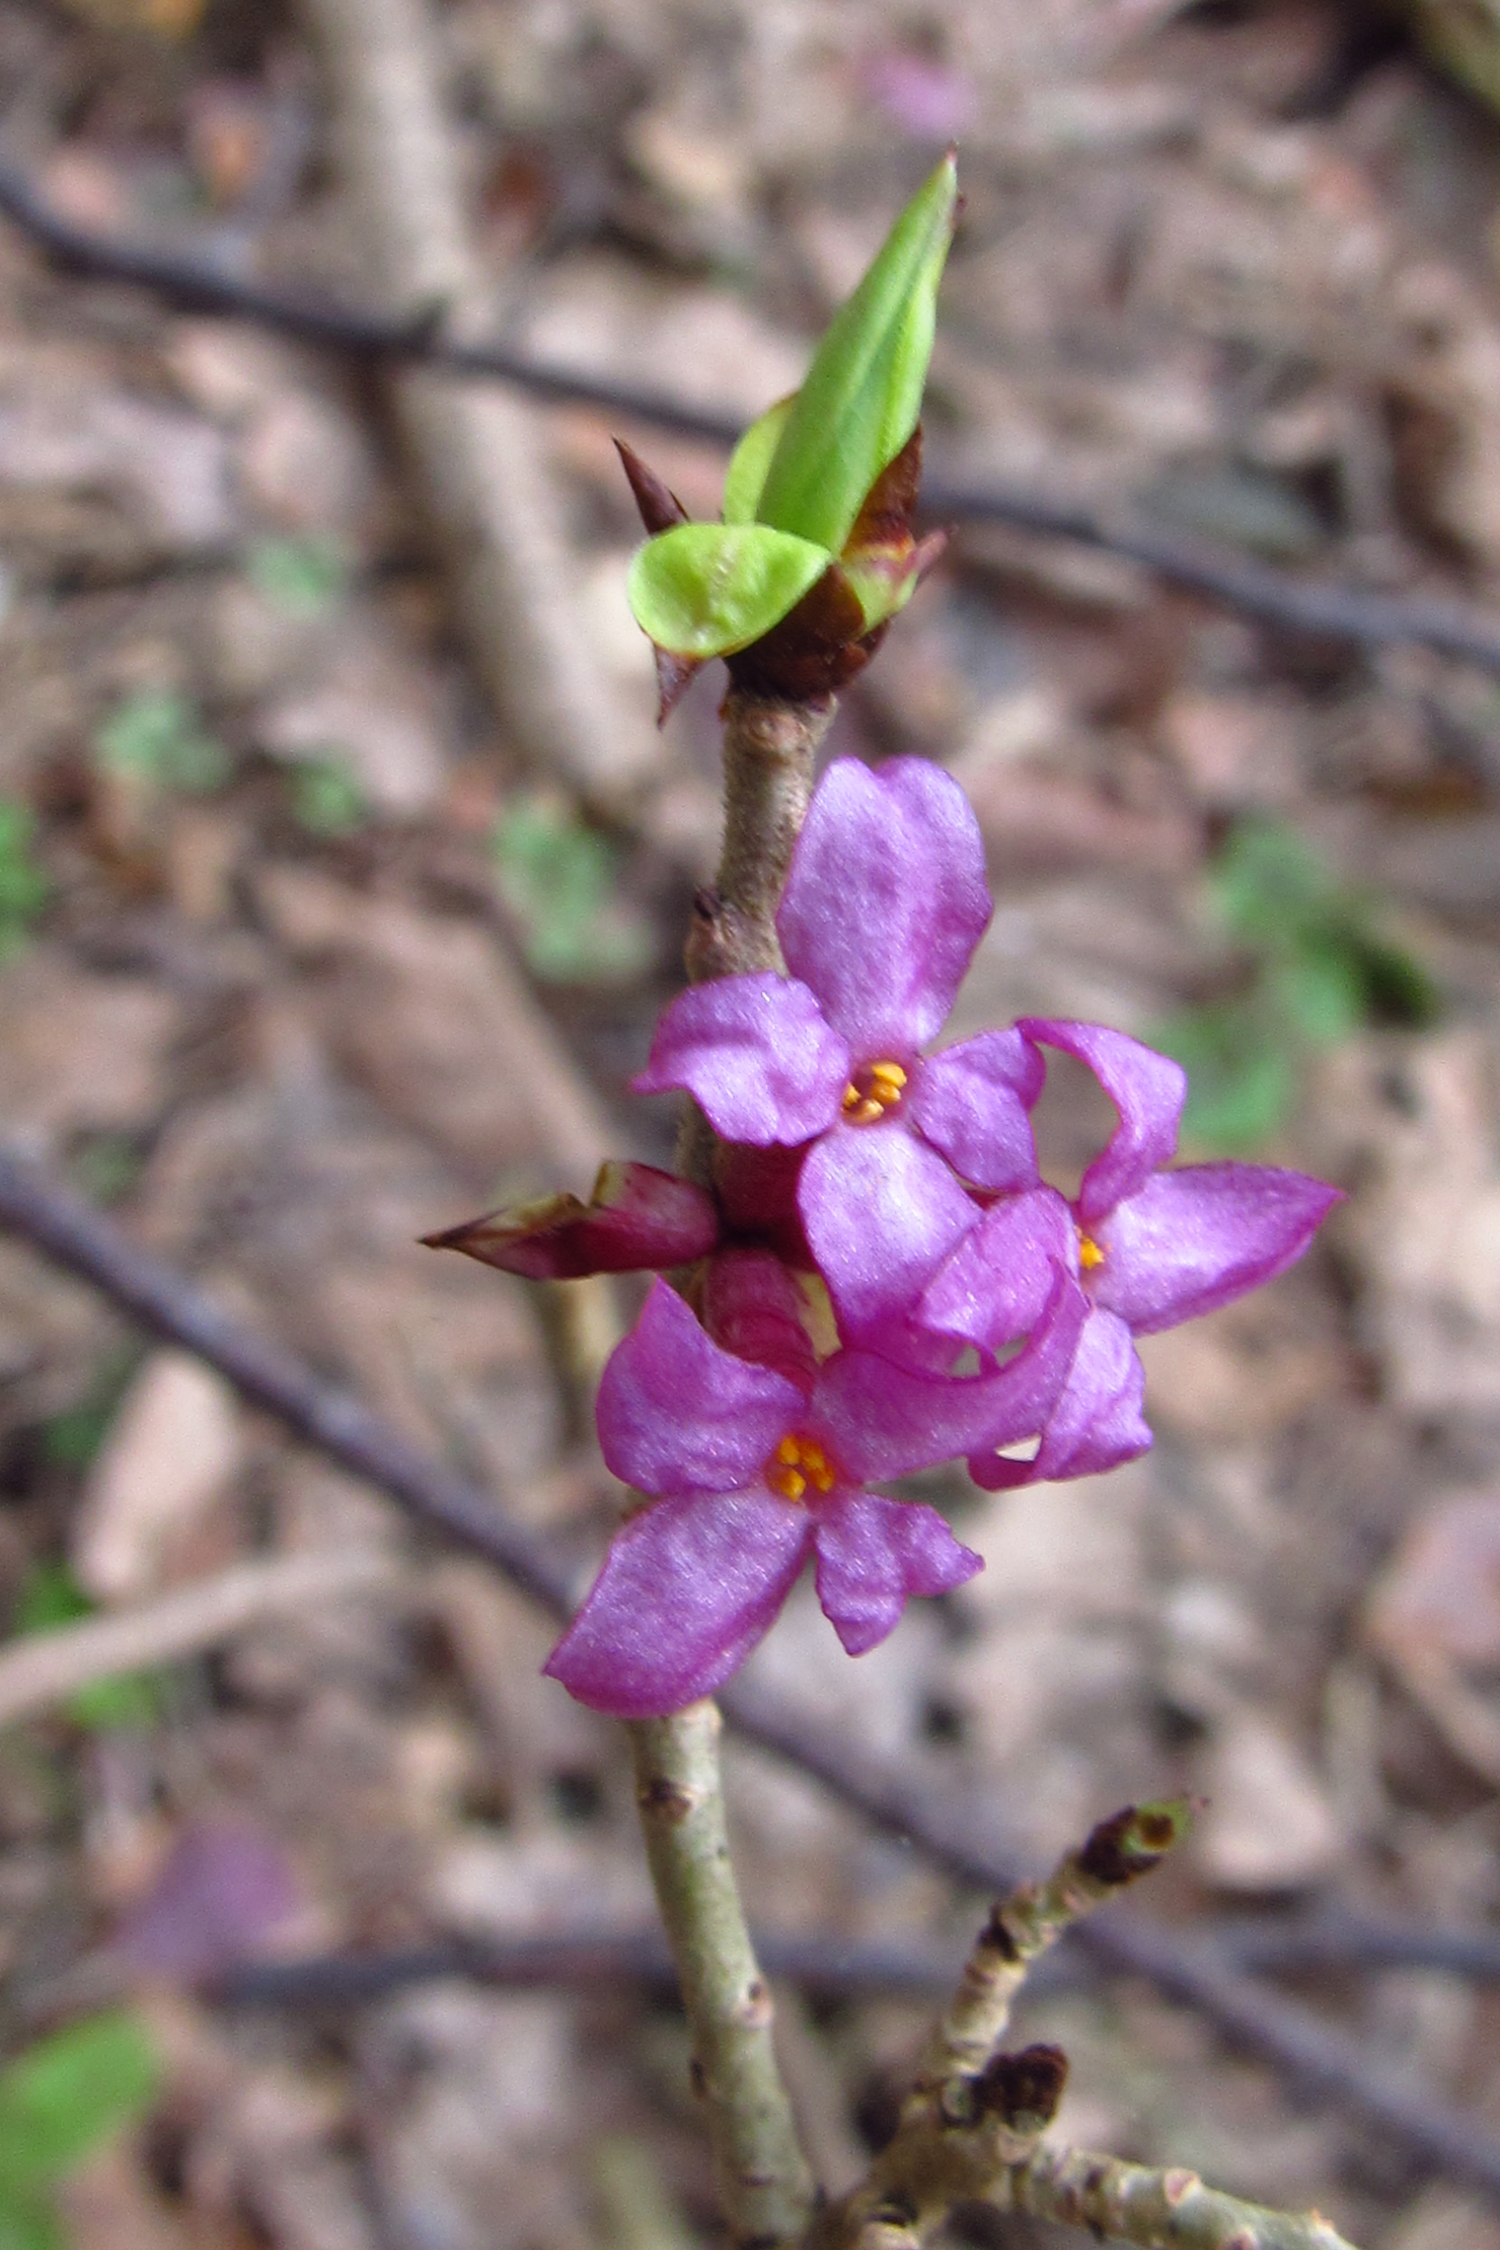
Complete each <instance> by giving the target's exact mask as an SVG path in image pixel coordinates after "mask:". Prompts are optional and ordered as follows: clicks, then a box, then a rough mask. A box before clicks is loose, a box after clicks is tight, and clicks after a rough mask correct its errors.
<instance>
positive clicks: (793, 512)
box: [709, 155, 958, 654]
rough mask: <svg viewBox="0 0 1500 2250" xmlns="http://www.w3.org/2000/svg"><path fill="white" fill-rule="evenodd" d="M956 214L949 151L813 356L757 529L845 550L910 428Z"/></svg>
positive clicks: (773, 466)
mask: <svg viewBox="0 0 1500 2250" xmlns="http://www.w3.org/2000/svg"><path fill="white" fill-rule="evenodd" d="M957 209H958V175H957V168H956V165H955V163H954V160H953V158H952V156H951V155H949V156H945V157H944V159H943V161H942V163H941V164H939V166H938V167H937V170H936V171H935V172H934V173H933V174H932V175H931V177H930V178H929V179H928V180H927V181H926V182H925V183H924V184H923V186H922V187H920V188H919V189H918V190H917V193H916V194H915V195H914V196H913V197H912V200H911V201H910V203H908V205H907V206H906V209H905V210H904V211H903V212H902V214H901V216H900V218H899V219H898V220H897V221H896V223H895V225H894V226H893V227H892V229H891V231H890V233H889V234H888V235H887V236H886V239H885V242H884V244H883V245H882V247H881V249H880V251H879V253H878V254H877V256H876V258H875V262H874V264H873V265H872V266H871V268H870V270H869V272H868V273H867V274H866V275H865V278H864V280H863V281H862V282H861V283H860V285H859V287H858V288H857V289H856V290H855V292H854V295H853V296H852V297H851V298H850V299H849V302H848V303H847V304H846V305H845V306H844V307H843V308H842V310H841V311H840V312H838V313H837V314H836V315H835V316H834V319H833V321H832V323H831V324H830V326H829V328H828V329H827V331H826V333H825V335H824V337H823V340H822V342H821V343H820V344H819V346H818V348H817V351H816V353H815V354H814V355H813V363H812V365H811V367H810V368H809V369H808V371H807V377H806V380H805V381H804V382H803V385H802V388H801V389H800V390H799V391H798V393H797V396H796V399H795V401H794V402H793V405H792V410H791V412H790V414H789V415H788V417H787V422H786V427H785V428H784V430H783V431H782V433H781V439H780V442H779V443H778V445H777V447H776V451H775V453H774V454H773V456H772V459H771V465H770V468H769V470H768V471H767V473H766V480H765V484H764V486H763V488H762V491H761V495H760V499H759V501H758V503H757V505H756V510H755V513H756V516H757V518H758V519H759V521H760V522H761V523H764V524H770V525H772V526H774V528H775V529H777V530H779V531H787V532H792V533H794V534H795V535H796V536H797V537H798V538H799V539H807V540H811V541H813V542H815V543H816V544H817V545H818V546H821V547H826V548H827V549H828V550H829V551H830V552H831V553H833V554H838V553H839V552H840V551H841V550H842V548H843V545H844V542H845V541H846V539H847V538H848V536H849V534H850V532H851V531H852V530H853V528H854V521H855V518H856V517H857V516H858V514H859V511H860V508H861V506H862V505H863V502H864V498H865V495H866V493H867V492H868V491H869V489H870V487H871V485H872V484H873V483H874V482H875V479H876V478H877V477H878V476H879V474H880V472H881V470H882V469H884V468H886V467H887V466H888V465H889V464H890V463H891V462H892V461H894V460H895V458H896V455H897V454H898V453H899V452H900V451H901V448H902V446H903V445H905V443H906V441H907V439H908V438H909V437H910V436H911V434H912V431H913V430H914V429H915V428H916V426H917V421H918V417H919V416H920V414H921V411H922V390H923V386H924V385H925V383H926V381H927V364H928V361H929V360H930V359H931V357H932V339H933V332H934V328H935V326H936V322H937V289H938V282H939V281H940V280H941V278H942V272H943V265H944V262H945V260H946V259H947V256H948V246H949V244H950V242H951V241H952V239H953V225H954V219H955V217H956V215H957ZM741 645H743V644H741ZM709 653H710V654H712V653H715V652H713V651H710V652H709Z"/></svg>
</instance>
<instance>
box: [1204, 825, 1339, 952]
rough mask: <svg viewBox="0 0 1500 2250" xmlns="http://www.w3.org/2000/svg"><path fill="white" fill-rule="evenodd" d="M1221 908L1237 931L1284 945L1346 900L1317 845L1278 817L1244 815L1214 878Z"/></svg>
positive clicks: (1241, 935) (1226, 847) (1323, 918)
mask: <svg viewBox="0 0 1500 2250" xmlns="http://www.w3.org/2000/svg"><path fill="white" fill-rule="evenodd" d="M1213 889H1214V896H1215V898H1216V900H1217V902H1218V907H1219V911H1220V913H1221V914H1222V915H1223V917H1224V919H1225V921H1226V922H1227V923H1228V924H1229V927H1230V928H1231V929H1232V930H1233V931H1234V932H1235V933H1236V935H1237V936H1239V937H1243V938H1247V939H1252V940H1254V939H1258V940H1260V941H1261V942H1263V943H1266V944H1271V945H1277V946H1285V945H1288V944H1290V943H1292V942H1294V941H1295V939H1296V937H1297V936H1298V935H1299V934H1300V933H1302V932H1304V931H1305V930H1306V929H1307V928H1308V926H1309V924H1311V923H1316V922H1319V921H1323V920H1325V919H1326V918H1327V917H1328V915H1329V913H1330V911H1337V909H1338V908H1339V907H1340V906H1341V905H1342V904H1343V894H1342V891H1341V889H1340V886H1339V884H1338V882H1337V880H1336V878H1335V877H1334V876H1333V874H1332V873H1331V872H1330V870H1329V869H1328V868H1327V867H1326V866H1325V865H1324V863H1323V861H1322V860H1321V859H1320V858H1319V856H1318V854H1317V853H1316V852H1315V851H1314V850H1313V848H1312V846H1311V845H1310V844H1309V843H1307V842H1305V841H1304V839H1303V838H1302V837H1301V836H1299V835H1298V834H1297V831H1296V830H1295V828H1289V827H1288V826H1287V825H1286V823H1285V822H1284V821H1279V820H1261V819H1254V820H1242V821H1240V822H1239V823H1238V824H1237V825H1236V827H1235V829H1234V831H1233V833H1232V834H1231V836H1230V838H1229V841H1228V843H1227V844H1226V845H1225V847H1224V852H1223V856H1222V857H1221V859H1220V861H1219V864H1218V867H1217V868H1216V870H1215V872H1214V878H1213Z"/></svg>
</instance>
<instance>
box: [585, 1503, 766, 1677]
mask: <svg viewBox="0 0 1500 2250" xmlns="http://www.w3.org/2000/svg"><path fill="white" fill-rule="evenodd" d="M809 1530H810V1526H809V1523H808V1518H807V1513H806V1510H805V1509H802V1508H794V1507H792V1506H791V1505H790V1504H789V1503H788V1502H787V1501H784V1500H778V1499H776V1498H775V1497H774V1496H773V1495H772V1494H771V1493H769V1492H767V1491H766V1490H765V1489H764V1488H763V1487H757V1488H755V1489H753V1490H750V1491H746V1492H685V1493H680V1494H678V1495H677V1496H676V1497H675V1498H674V1499H670V1500H662V1501H659V1502H658V1503H657V1505H656V1506H655V1507H654V1508H647V1509H645V1510H644V1512H643V1513H642V1514H640V1515H638V1516H635V1517H632V1519H631V1521H630V1522H629V1523H627V1524H625V1525H624V1526H623V1527H622V1528H621V1529H620V1530H619V1531H617V1532H616V1533H615V1536H614V1541H613V1543H612V1545H611V1547H610V1550H609V1553H608V1554H607V1555H606V1556H605V1558H604V1567H603V1569H602V1570H601V1571H600V1573H599V1575H598V1577H597V1578H596V1579H595V1580H594V1583H593V1586H592V1588H591V1590H590V1592H589V1595H588V1598H587V1600H586V1601H585V1602H584V1605H583V1607H582V1609H580V1610H579V1612H578V1615H577V1616H576V1617H575V1618H574V1620H573V1622H572V1624H571V1625H570V1626H569V1627H568V1630H567V1631H566V1633H564V1635H563V1637H562V1639H561V1640H560V1641H559V1642H558V1644H557V1646H556V1648H555V1649H554V1650H553V1651H552V1654H551V1655H550V1656H549V1657H548V1659H547V1661H546V1663H545V1664H544V1665H543V1667H542V1669H543V1671H544V1672H547V1673H548V1674H550V1676H551V1677H552V1678H553V1679H554V1680H561V1681H562V1684H563V1686H564V1687H565V1688H566V1689H567V1690H568V1693H569V1694H570V1695H573V1696H576V1697H577V1699H578V1701H579V1702H580V1703H587V1704H588V1705H589V1706H590V1707H591V1709H593V1710H595V1711H608V1712H611V1713H612V1714H613V1715H614V1717H616V1718H619V1719H650V1718H656V1717H659V1716H660V1715H661V1714H662V1713H663V1712H666V1711H680V1710H681V1708H682V1706H683V1705H684V1704H685V1703H691V1702H693V1701H694V1700H695V1699H696V1698H697V1697H698V1696H700V1695H711V1694H712V1693H713V1690H714V1689H715V1688H716V1687H720V1686H722V1684H723V1682H724V1681H725V1680H727V1679H728V1677H729V1675H730V1673H731V1672H733V1671H735V1670H737V1668H738V1667H739V1666H740V1665H741V1664H742V1663H743V1662H744V1660H745V1658H746V1657H747V1656H748V1655H749V1653H750V1651H751V1649H752V1648H754V1646H755V1644H756V1642H757V1641H758V1640H759V1639H760V1638H761V1636H762V1634H763V1633H765V1632H766V1630H767V1629H768V1627H769V1626H770V1625H771V1624H772V1623H773V1622H774V1620H775V1617H776V1613H777V1611H778V1610H779V1609H780V1607H781V1605H782V1603H783V1602H784V1601H785V1600H786V1597H787V1595H788V1594H789V1593H790V1592H791V1589H792V1586H793V1583H794V1582H795V1580H796V1577H797V1573H798V1572H799V1571H800V1570H801V1568H802V1562H803V1557H804V1556H805V1555H806V1552H807V1545H808V1537H809Z"/></svg>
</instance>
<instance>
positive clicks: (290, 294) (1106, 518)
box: [0, 161, 1500, 772]
mask: <svg viewBox="0 0 1500 2250" xmlns="http://www.w3.org/2000/svg"><path fill="white" fill-rule="evenodd" d="M0 213H3V214H4V216H5V217H6V218H8V219H9V220H10V221H11V223H12V224H13V225H14V226H15V227H17V228H18V229H19V230H20V231H21V232H22V233H24V234H25V235H26V236H28V237H29V239H30V240H31V241H33V242H35V243H36V244H37V245H38V246H39V247H40V248H41V249H43V250H44V251H46V252H47V254H48V255H49V256H50V257H51V258H52V259H53V260H54V261H55V262H56V263H57V264H58V265H59V266H61V267H63V268H64V269H65V270H67V271H69V272H71V273H76V274H80V275H84V276H90V277H94V278H97V279H100V280H111V281H124V282H130V283H133V284H135V285H136V286H138V287H140V288H144V289H149V290H151V291H153V293H154V294H156V295H157V296H160V297H161V298H163V299H164V300H165V301H166V302H167V303H169V304H173V305H177V306H180V307H182V308H183V309H184V310H193V311H203V312H214V313H220V314H223V315H225V316H226V317H228V318H231V319H238V320H252V321H254V322H256V323H257V324H258V325H259V326H261V327H264V328H271V329H275V330H277V331H278V332H279V333H280V334H282V335H287V336H293V337H296V338H297V339H299V340H300V341H301V342H303V343H307V344H312V345H316V346H318V347H320V348H321V349H324V350H329V351H336V352H339V353H341V354H343V355H345V356H347V357H350V358H354V359H363V360H368V361H378V362H385V363H387V364H389V365H391V366H393V367H397V366H405V367H421V368H431V369H433V370H436V371H440V372H441V373H442V374H444V375H447V376H452V377H454V378H458V379H461V380H464V381H469V382H489V383H502V384H510V385H511V386H513V387H514V388H515V389H517V390H520V391H524V392H525V393H527V394H528V395H529V396H530V397H532V398H535V399H537V400H540V401H542V402H544V403H548V404H553V405H580V406H594V407H598V408H599V409H601V411H603V412H605V413H608V414H610V415H613V416H615V417H617V418H618V419H620V420H622V421H626V422H633V423H637V424H641V425H644V426H646V427H649V428H653V429H660V430H668V431H672V432H673V433H675V434H676V435H678V436H682V437H690V438H701V439H703V440H704V441H705V442H706V443H708V444H712V445H722V446H726V447H727V446H729V445H731V444H733V442H734V440H735V438H736V437H738V435H739V432H740V425H739V423H738V421H737V420H736V419H735V418H734V417H733V416H730V415H727V414H721V413H715V412H711V411H708V410H705V409H703V408H699V407H694V406H691V405H689V404H688V403H687V402H686V401H684V400H681V399H675V398H673V397H671V396H670V395H669V394H668V393H666V392H663V391H660V390H655V389H651V388H645V387H637V386H635V385H632V384H627V383H616V382H610V381H608V380H606V379H604V378H602V377H598V376H592V375H588V374H585V373H583V372H582V371H581V370H574V369H568V368H562V367H554V366H549V365H546V364H544V363H542V362H539V361H537V360H535V359H533V358H532V357H531V356H530V355H529V354H527V353H525V352H519V351H515V350H512V349H510V348H508V347H507V346H505V345H503V344H493V343H484V344H480V343H474V342H466V341H461V340H459V339H458V338H456V337H454V336H452V335H450V334H447V333H445V332H443V330H442V328H441V326H440V325H439V324H438V323H437V322H436V321H435V320H434V318H433V306H434V305H435V304H437V305H441V304H442V302H443V301H444V294H445V293H444V292H441V291H440V292H437V293H434V294H433V295H431V296H429V297H428V298H427V299H426V300H423V299H421V298H420V297H418V298H415V299H414V300H413V302H414V303H415V306H416V310H415V311H414V312H413V313H411V314H409V315H408V316H406V317H399V318H394V319H392V318H386V317H382V316H380V315H378V314H375V313H371V312H368V311H365V310H361V309H355V308H352V307H344V306H340V305H337V304H335V303H333V302H331V301H330V300H329V299H327V298H325V297H321V296H314V295H312V294H311V293H309V292H300V291H295V290H285V289H277V288H272V287H268V286H266V285H265V284H263V283H259V282H254V281H247V280H243V279H241V278H239V277H238V276H237V275H233V274H230V273H228V272H226V271H225V270H224V269H223V268H221V267H219V266H217V265H215V264H213V263H212V262H211V261H209V260H208V259H205V258H202V257H199V256H195V255H194V254H193V253H192V252H190V251H184V250H180V249H170V248H165V247H161V246H158V245H156V244H152V243H149V242H129V241H122V240H120V239H118V238H116V237H112V236H107V235H99V234H95V233H93V232H92V231H90V230H89V229H88V228H86V227H81V226H78V225H77V224H76V223H75V222H74V221H73V220H71V219H68V218H66V217H65V216H64V215H63V214H62V213H61V212H59V211H55V210H54V209H53V208H52V207H51V205H50V204H49V203H48V202H47V200H46V199H45V197H43V196H42V195H40V194H39V193H38V192H37V190H36V188H35V187H34V186H33V185H32V183H31V181H30V180H29V179H28V178H27V176H26V173H25V171H24V170H23V169H22V168H21V167H20V166H19V165H17V164H15V163H12V162H9V161H0ZM923 512H924V515H925V516H926V517H927V518H929V519H932V520H937V521H941V522H950V521H951V522H956V523H1000V524H1008V525H1010V526H1011V527H1012V528H1013V529H1015V530H1017V531H1023V532H1035V533H1036V534H1038V535H1039V536H1041V537H1044V538H1055V539H1070V540H1076V541H1078V542H1079V543H1080V544H1081V545H1084V546H1089V547H1098V548H1102V549H1103V550H1105V551H1106V552H1107V553H1110V554H1116V555H1120V556H1122V557H1124V558H1125V559H1127V560H1129V561H1132V562H1137V563H1140V564H1142V565H1143V566H1144V567H1145V568H1146V569H1148V570H1150V571H1152V572H1154V573H1155V575H1156V576H1157V577H1159V578H1161V579H1164V580H1165V581H1166V582H1167V583H1169V584H1171V585H1175V586H1180V587H1182V588H1183V589H1184V590H1185V591H1186V592H1188V593H1194V594H1201V595H1204V596H1206V597H1207V598H1209V599H1210V600H1213V601H1216V602H1221V603H1223V604H1224V605H1225V606H1226V607H1227V608H1230V609H1237V610H1239V611H1241V612H1242V613H1243V614H1244V615H1246V616H1249V617H1257V618H1260V619H1261V620H1262V621H1263V622H1264V623H1266V624H1268V625H1276V626H1281V627H1284V628H1286V629H1287V630H1289V631H1292V632H1297V633H1305V634H1313V635H1317V636H1319V637H1323V638H1327V639H1331V640H1339V641H1349V642H1352V643H1354V644H1355V645H1356V646H1361V647H1368V648H1380V647H1388V646H1399V645H1401V644H1403V643H1406V644H1413V645H1416V646H1421V647H1426V648H1431V649H1435V650H1436V651H1437V652H1438V653H1439V654H1440V655H1444V656H1451V657H1454V658H1457V659H1458V660H1459V661H1461V662H1466V663H1471V664H1477V665H1479V666H1481V667H1482V668H1483V669H1484V670H1486V671H1490V672H1500V624H1497V623H1496V622H1495V621H1494V620H1493V619H1492V618H1489V617H1487V616H1484V615H1483V614H1481V613H1480V612H1478V611H1475V610H1472V609H1467V608H1465V607H1464V605H1463V604H1462V603H1459V602H1454V601H1448V600H1443V599H1435V598H1430V597H1425V596H1420V595H1399V594H1378V593H1370V592H1367V591H1366V590H1365V589H1364V588H1362V587H1357V586H1346V585H1340V584H1337V583H1329V582H1320V581H1317V580H1313V579H1305V578H1296V577H1293V576H1291V575H1290V574H1288V573H1287V572H1285V571H1281V570H1275V569H1272V568H1271V567H1270V566H1269V565H1268V564H1265V563H1260V562H1256V561H1254V560H1252V559H1250V558H1248V557H1246V556H1244V555H1240V554H1235V553H1233V552H1231V551H1230V550H1228V549H1226V548H1221V547H1215V546H1213V545H1212V544H1210V543H1209V542H1208V541H1207V540H1200V539H1192V538H1185V537H1183V536H1182V535H1181V534H1180V533H1176V532H1171V531H1167V530H1163V529H1160V528H1158V527H1156V526H1154V525H1152V524H1150V523H1147V522H1145V521H1144V520H1142V519H1140V518H1137V517H1132V516H1129V515H1126V514H1124V513H1123V512H1119V511H1114V512H1111V511H1107V510H1103V509H1098V508H1093V507H1090V506H1089V505H1087V504H1086V503H1085V502H1083V501H1080V500H1076V499H1071V498H1068V497H1066V496H1064V495H1063V494H1060V493H1047V492H1042V491H1039V490H1037V489H1036V488H1034V487H1030V486H1016V485H989V486H978V485H969V484H966V483H960V482H958V481H956V480H948V479H945V478H944V477H943V476H942V474H941V472H940V471H939V473H937V474H935V475H930V476H929V477H928V479H927V485H926V491H925V494H924V498H923ZM617 731H618V730H617V725H616V724H614V723H613V722H612V724H611V728H610V731H609V733H608V734H607V735H606V736H605V737H604V739H605V740H606V741H613V740H614V738H615V735H616V733H617ZM566 770H567V768H566V767H565V766H564V767H560V768H559V771H564V772H565V771H566Z"/></svg>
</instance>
